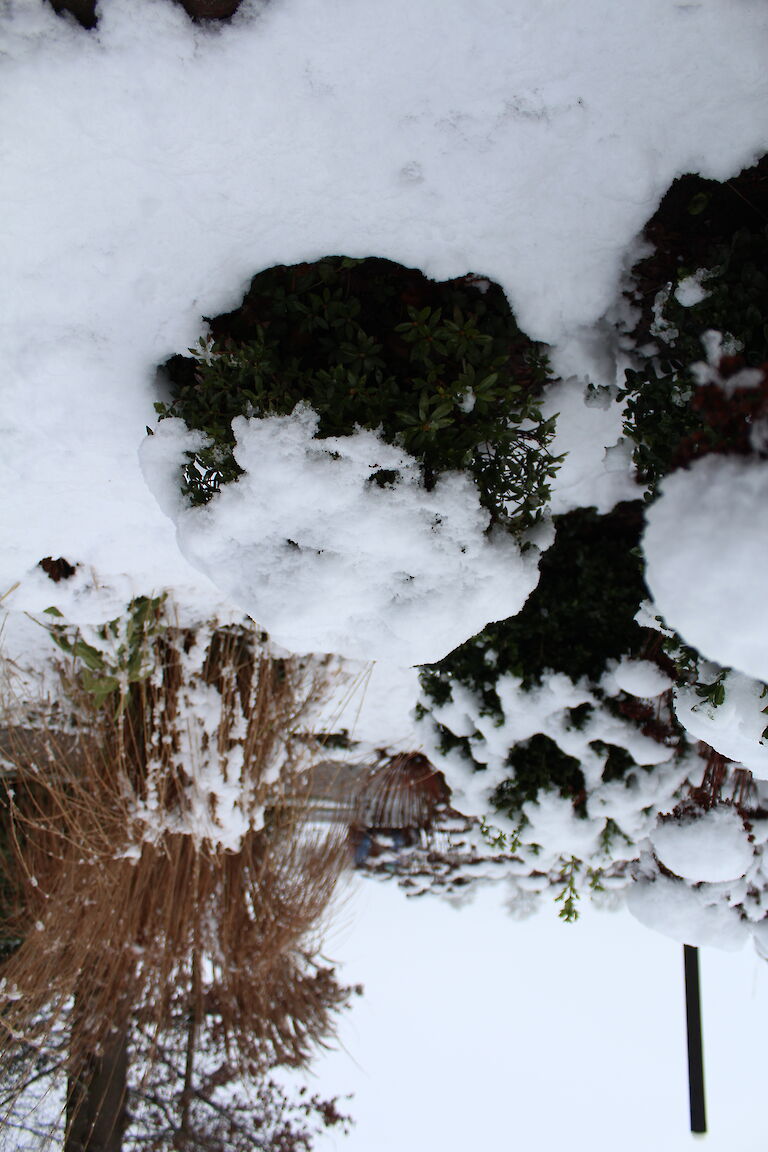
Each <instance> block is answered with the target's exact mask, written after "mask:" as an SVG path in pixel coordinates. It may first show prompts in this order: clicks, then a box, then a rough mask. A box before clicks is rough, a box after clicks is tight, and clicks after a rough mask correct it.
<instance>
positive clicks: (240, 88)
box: [0, 0, 768, 609]
mask: <svg viewBox="0 0 768 1152" xmlns="http://www.w3.org/2000/svg"><path fill="white" fill-rule="evenodd" d="M102 8H103V11H101V13H100V22H99V28H98V30H97V31H96V32H95V33H86V32H84V31H83V30H81V29H79V28H77V27H76V26H74V25H73V24H72V23H69V22H66V21H64V20H61V19H60V18H58V17H57V16H56V15H55V14H54V13H53V12H52V11H50V10H49V9H48V7H47V6H46V5H44V4H42V3H39V4H38V3H35V4H30V3H27V2H26V0H11V3H10V4H7V5H6V6H5V8H4V16H3V24H2V27H1V28H0V52H1V53H2V59H3V69H2V75H1V76H0V138H1V139H2V140H3V155H2V172H3V177H2V192H1V193H0V196H1V198H2V219H3V248H4V265H3V277H4V281H5V284H6V286H7V287H6V291H5V293H4V309H3V316H2V330H1V331H0V354H1V356H2V363H3V384H2V387H3V407H2V412H3V457H2V464H1V465H0V466H2V468H3V482H4V491H6V492H10V491H16V492H18V497H17V498H16V499H15V500H14V501H13V502H12V503H10V504H9V503H8V502H6V503H5V505H4V509H3V544H4V555H3V559H2V570H1V571H0V585H2V592H3V593H4V592H5V591H6V590H7V589H9V588H10V587H11V586H12V585H14V584H15V583H16V581H18V580H20V579H21V580H22V583H23V579H24V577H25V574H27V573H29V572H31V570H32V569H33V566H34V565H35V564H36V563H37V561H38V560H39V559H40V558H41V557H42V556H46V555H54V556H56V555H64V556H69V557H71V558H72V559H73V560H79V561H80V562H81V563H83V564H84V565H88V566H93V567H94V568H95V570H96V571H97V572H98V573H99V575H100V577H101V579H103V580H105V581H108V582H109V581H111V580H113V578H114V577H116V576H120V575H122V574H129V575H130V580H131V581H132V582H133V584H134V586H135V590H136V591H138V592H146V591H147V590H148V589H152V588H157V587H161V586H162V587H168V586H173V587H175V588H176V589H177V592H178V594H179V596H180V597H181V598H182V599H183V598H186V599H187V600H188V601H190V602H198V603H200V604H201V605H204V606H205V607H206V609H208V608H210V606H211V605H212V604H216V603H218V602H220V601H221V597H218V596H217V595H216V593H215V592H214V591H213V589H212V588H211V587H210V586H209V584H208V583H207V581H206V580H205V579H204V578H201V577H200V576H199V575H198V574H197V573H196V572H195V571H194V570H193V569H191V568H190V567H189V566H188V565H187V563H186V561H185V560H184V559H183V557H182V556H181V555H180V554H179V550H178V548H177V546H176V542H175V538H174V533H173V531H172V529H171V526H170V525H169V524H168V523H167V521H166V520H165V519H164V518H163V517H162V515H161V514H160V511H159V509H158V508H157V506H156V504H155V502H154V500H153V499H152V497H151V495H150V493H149V492H148V491H147V489H146V487H145V485H144V484H143V481H142V478H141V475H140V472H139V468H138V462H137V448H138V445H139V443H140V441H141V438H142V436H143V434H144V426H145V424H147V423H150V422H152V421H153V411H152V401H153V400H154V399H155V396H154V394H153V368H154V365H156V364H158V363H161V362H163V361H164V360H165V359H166V358H167V357H168V356H169V355H171V354H172V353H174V352H179V351H181V352H183V351H184V350H185V349H186V348H187V347H188V346H190V345H192V344H193V343H194V342H195V341H196V339H197V338H198V337H199V335H200V334H201V316H202V315H215V314H216V313H217V312H220V311H222V310H225V309H230V308H233V307H235V306H237V304H238V303H239V301H240V299H241V296H242V293H243V290H244V288H245V286H246V284H247V283H248V282H249V280H250V278H251V277H252V276H253V275H254V274H255V273H256V272H258V271H259V270H261V269H263V268H266V267H270V266H272V265H274V264H276V263H292V262H296V261H301V260H312V259H315V258H318V257H320V256H322V255H325V254H329V253H345V254H347V255H350V256H368V255H378V256H385V257H388V258H390V259H393V260H397V261H400V262H402V263H404V264H406V265H409V266H416V267H419V268H421V269H422V270H423V271H424V272H426V273H427V275H429V276H433V277H436V278H444V277H449V276H456V275H460V274H463V273H465V272H467V271H469V270H472V271H476V272H482V273H483V274H485V275H488V276H490V277H493V278H494V279H496V280H498V281H499V282H500V283H501V284H502V285H503V286H504V288H505V290H506V291H507V293H508V295H509V298H510V301H511V303H512V305H513V307H514V309H515V311H516V314H517V317H518V319H519V321H520V323H521V326H522V327H523V329H525V330H526V331H527V333H528V334H529V335H530V336H531V337H534V338H536V339H541V340H544V341H549V342H551V343H553V344H555V345H557V348H556V350H555V364H556V367H557V368H558V370H560V371H562V372H564V373H565V374H566V375H568V374H571V373H573V372H576V373H579V372H582V370H583V366H584V363H585V361H587V360H588V361H589V362H590V363H593V362H594V363H598V362H599V363H600V364H601V365H602V368H601V370H604V371H607V372H608V373H609V374H610V373H611V365H610V341H609V342H608V347H607V348H606V346H605V345H606V341H605V339H604V338H603V339H601V338H600V337H599V334H598V336H597V337H596V336H595V332H594V330H592V326H593V325H594V324H595V322H596V321H597V320H599V318H600V317H601V316H602V314H603V313H604V312H605V311H606V309H607V308H608V307H609V305H610V304H611V301H612V300H613V299H614V297H615V295H616V289H617V284H618V280H619V277H620V275H621V272H622V269H623V262H624V259H625V254H626V252H627V250H628V248H629V246H630V245H631V243H632V241H633V238H634V237H635V235H636V234H637V233H638V231H639V230H640V228H641V227H642V225H643V224H644V222H645V221H646V220H647V218H648V217H649V216H650V215H651V214H652V212H653V211H654V209H655V207H656V205H657V203H658V201H659V198H660V197H661V195H662V193H663V192H664V191H665V189H666V188H667V187H668V185H669V184H670V182H671V181H672V179H673V178H674V177H675V176H676V175H677V174H679V173H681V172H684V171H699V172H701V173H703V174H705V175H708V176H714V177H718V178H726V177H728V176H730V175H732V174H733V173H734V172H735V171H737V170H739V169H740V168H741V167H743V166H745V165H746V164H749V163H751V162H752V161H753V160H754V158H755V157H756V156H757V155H759V154H760V153H761V152H762V151H764V150H765V148H766V145H767V144H768V129H766V125H765V120H764V109H765V106H766V96H767V95H768V82H767V81H766V75H765V69H764V61H765V52H766V47H767V46H768V14H766V10H765V7H764V5H762V3H756V2H754V0H748V2H742V3H739V4H737V5H734V4H733V2H732V0H712V2H710V3H707V4H705V5H701V6H699V7H696V8H695V9H693V8H690V7H685V6H675V5H670V4H669V3H668V0H647V2H646V3H644V4H643V5H629V6H627V5H616V4H615V3H614V0H581V2H578V3H574V2H573V0H549V2H548V3H546V4H541V5H535V6H533V7H532V6H531V4H530V3H529V2H528V0H504V2H501V0H479V2H478V0H472V2H470V0H423V2H422V3H420V4H418V5H413V3H411V0H393V3H391V4H389V5H387V8H386V13H385V14H384V10H383V9H382V7H381V5H380V4H379V3H375V2H374V0H337V2H336V3H334V4H332V5H330V6H329V5H327V4H322V3H319V2H318V0H283V2H281V3H279V4H277V3H275V4H268V5H264V6H262V5H259V4H256V3H251V4H245V5H244V6H243V10H242V12H241V14H240V15H239V16H237V17H236V18H235V19H234V21H233V22H232V24H231V25H230V26H226V27H220V28H219V27H217V28H203V27H196V26H194V25H193V24H192V23H191V22H190V21H189V19H188V18H187V16H186V15H185V13H184V12H183V11H182V10H181V9H180V8H179V7H178V6H176V5H174V4H171V3H167V2H164V0H162V2H161V0H110V2H109V3H105V4H103V5H102ZM596 341H597V345H598V353H595V351H594V348H593V345H594V344H595V342H596ZM600 348H602V351H600ZM607 382H608V383H613V379H612V378H611V379H610V380H609V381H607ZM582 386H583V383H582V385H580V386H579V387H582ZM598 434H599V433H598V432H596V433H595V435H598ZM614 439H615V437H614ZM610 442H614V441H609V443H610ZM603 447H604V445H600V446H599V447H598V451H597V453H596V460H595V467H597V469H598V470H599V471H600V470H601V469H602V464H601V457H602V452H603ZM20 477H23V478H24V479H23V484H22V487H21V488H19V478H20ZM581 491H582V492H584V491H586V488H584V487H582V489H581ZM31 509H34V514H33V515H30V510H31ZM14 596H15V599H13V600H11V599H10V598H9V600H8V602H7V606H14V607H24V606H25V604H24V589H23V587H22V588H20V589H18V591H17V593H15V594H14Z"/></svg>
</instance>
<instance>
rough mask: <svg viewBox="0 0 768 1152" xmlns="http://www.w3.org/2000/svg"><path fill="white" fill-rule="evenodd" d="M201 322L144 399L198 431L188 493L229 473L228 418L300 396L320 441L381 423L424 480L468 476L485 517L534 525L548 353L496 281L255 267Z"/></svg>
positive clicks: (371, 269) (283, 407)
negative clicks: (238, 291) (226, 304)
mask: <svg viewBox="0 0 768 1152" xmlns="http://www.w3.org/2000/svg"><path fill="white" fill-rule="evenodd" d="M210 328H211V338H210V339H209V340H207V341H206V340H202V339H201V341H200V344H199V347H198V348H195V349H190V350H189V351H190V354H191V355H190V356H189V357H182V356H174V357H172V358H171V360H169V361H168V362H167V364H166V365H165V366H164V367H165V374H166V377H167V381H168V384H169V387H170V394H171V402H170V403H158V404H156V405H155V407H156V409H157V411H158V413H159V415H160V417H161V418H164V417H168V416H179V417H181V418H182V419H183V420H184V421H185V423H186V424H187V426H188V427H190V428H195V429H199V430H201V431H202V432H204V433H205V434H206V435H207V436H208V437H209V438H210V441H211V444H210V446H209V447H207V448H204V449H201V450H200V451H198V452H196V453H193V454H192V453H190V454H189V461H188V464H187V465H186V466H185V468H184V475H183V480H182V489H183V491H184V493H185V494H186V496H187V498H188V499H189V501H190V503H192V504H203V503H206V502H207V501H208V500H210V499H211V498H212V497H213V496H214V495H215V493H216V491H218V489H219V486H220V485H221V484H226V483H230V482H232V481H234V480H236V479H237V477H238V475H239V474H240V468H239V466H238V465H237V462H236V461H235V459H234V456H233V453H232V449H233V446H234V434H233V432H232V428H231V422H232V420H233V418H234V417H236V416H239V415H246V416H270V415H286V414H288V413H290V412H292V411H293V409H294V408H295V407H296V405H297V404H298V403H300V402H302V401H304V402H307V403H309V404H310V405H311V407H312V408H313V409H314V411H315V412H316V413H317V414H318V416H319V431H318V435H319V436H320V437H330V436H344V435H350V434H351V433H353V432H354V431H355V429H356V427H362V428H367V429H372V430H380V432H381V434H382V435H383V437H384V439H385V440H386V441H387V442H388V443H391V444H397V445H399V446H401V447H402V448H403V449H405V450H406V451H407V452H408V453H410V454H411V455H412V456H414V457H415V458H416V459H417V460H418V461H419V463H420V465H421V469H422V474H423V480H424V484H425V486H426V487H427V488H428V489H430V488H432V487H433V486H434V484H435V482H436V480H437V478H438V476H439V475H440V474H441V473H444V472H449V471H456V470H466V471H468V472H469V473H470V474H471V475H472V477H473V478H474V481H475V483H476V485H477V489H478V493H479V497H480V500H481V502H482V503H483V505H484V507H485V508H487V510H488V511H489V513H490V514H491V517H492V521H493V522H499V523H502V524H505V525H508V526H510V527H512V528H514V529H515V530H523V529H525V528H527V527H529V526H530V525H531V524H533V523H535V522H536V521H537V520H538V519H539V517H540V515H541V511H542V509H543V507H544V505H545V504H546V501H547V498H548V492H549V489H548V481H549V480H550V479H551V477H552V476H553V474H554V472H555V470H556V467H557V463H558V461H557V460H556V459H555V458H554V457H553V456H552V455H551V454H550V452H549V451H548V444H549V442H550V440H551V438H552V435H553V433H554V421H553V420H552V419H550V420H544V419H543V417H542V416H541V412H540V406H539V399H538V398H539V394H540V391H541V388H542V385H543V384H544V382H545V381H546V378H547V363H546V360H545V357H544V354H543V351H542V349H541V348H540V347H538V346H537V345H535V344H533V343H532V342H531V341H530V340H528V339H527V337H525V336H524V335H523V333H521V332H520V330H519V329H518V327H517V325H516V324H515V321H514V318H513V316H512V313H511V311H510V309H509V305H508V304H507V301H506V298H505V297H504V294H503V292H502V291H501V289H500V288H498V286H494V285H491V286H490V287H489V288H488V290H487V291H486V292H482V291H480V288H479V287H478V286H477V284H476V283H474V282H473V278H472V277H465V278H463V279H461V280H455V281H449V282H447V283H445V284H436V283H433V282H431V281H429V280H427V279H426V277H424V276H422V275H421V274H420V273H418V272H416V271H413V270H409V269H405V268H403V267H401V266H400V265H397V264H393V263H391V262H390V261H387V260H378V259H370V260H362V261H357V260H349V259H346V258H342V257H328V258H326V259H324V260H320V261H318V262H317V263H314V264H300V265H297V266H294V267H283V266H280V267H276V268H272V269H269V270H268V271H266V272H262V273H260V274H259V275H258V276H256V277H255V278H254V279H253V281H252V283H251V286H250V289H249V291H248V293H247V295H246V297H245V299H244V300H243V303H242V305H241V307H240V308H239V309H237V311H236V312H233V313H231V314H229V315H226V316H219V317H217V318H215V319H213V320H211V321H210ZM396 480H397V477H396V476H383V475H382V476H380V477H377V481H378V482H379V483H381V484H383V485H386V484H390V483H395V482H396Z"/></svg>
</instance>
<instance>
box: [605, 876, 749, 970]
mask: <svg viewBox="0 0 768 1152" xmlns="http://www.w3.org/2000/svg"><path fill="white" fill-rule="evenodd" d="M627 907H628V908H629V911H630V912H631V913H632V915H633V916H634V917H635V919H637V920H639V921H640V923H641V924H644V925H645V926H646V928H652V929H653V930H654V931H655V932H661V934H662V935H663V936H669V937H671V938H672V939H673V940H679V941H681V943H683V944H691V945H693V946H694V947H697V948H703V947H708V946H709V947H714V948H722V949H723V950H724V951H726V952H737V951H738V950H739V949H740V948H741V947H743V945H744V943H745V941H746V939H747V937H748V935H749V928H748V926H747V924H746V923H744V921H743V920H742V919H741V918H740V916H739V913H738V911H737V910H736V909H735V908H729V907H727V906H726V905H724V904H711V903H708V902H707V894H706V893H705V892H704V891H702V890H701V889H699V888H692V887H691V886H690V885H688V884H686V883H685V881H684V880H675V879H673V878H672V877H671V876H661V875H657V876H656V877H655V879H653V880H648V879H645V878H643V879H639V880H638V881H637V883H635V884H633V885H632V887H631V888H629V889H628V891H627Z"/></svg>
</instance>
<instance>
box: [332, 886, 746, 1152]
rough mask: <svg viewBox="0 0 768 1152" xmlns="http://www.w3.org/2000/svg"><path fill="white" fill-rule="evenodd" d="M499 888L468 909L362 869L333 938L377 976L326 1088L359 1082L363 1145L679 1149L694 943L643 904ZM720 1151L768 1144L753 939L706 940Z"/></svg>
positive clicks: (351, 965)
mask: <svg viewBox="0 0 768 1152" xmlns="http://www.w3.org/2000/svg"><path fill="white" fill-rule="evenodd" d="M501 896H502V893H501V890H500V889H499V890H493V889H486V890H484V891H481V892H480V893H479V894H478V897H477V899H476V900H475V902H474V903H472V904H470V905H469V906H466V907H464V908H462V909H460V910H459V911H457V910H455V909H453V908H451V907H450V906H448V905H447V904H445V903H444V902H443V901H441V900H438V899H431V898H425V899H419V900H406V899H405V897H404V895H403V893H402V892H401V891H399V890H398V889H397V888H395V887H394V886H389V885H388V884H386V883H385V884H378V883H375V882H373V881H364V882H360V883H356V884H355V885H354V886H353V890H352V891H351V893H350V897H349V899H348V900H347V902H346V904H345V905H344V906H343V907H342V909H341V911H340V913H339V915H338V917H337V920H336V924H335V926H334V928H333V929H332V930H331V932H330V933H329V938H328V944H327V951H328V953H329V955H331V956H332V957H333V958H334V959H342V960H343V961H344V962H345V964H344V976H345V978H346V979H348V980H350V981H358V980H360V981H363V982H364V983H365V986H366V993H365V996H364V998H363V999H362V1000H359V1001H358V1002H357V1003H356V1005H355V1007H354V1009H353V1012H352V1013H351V1015H350V1016H349V1017H348V1018H347V1019H346V1020H345V1022H344V1025H343V1028H342V1032H341V1037H340V1039H341V1041H342V1044H343V1046H344V1050H339V1051H338V1052H335V1053H333V1054H331V1055H330V1056H328V1057H326V1058H324V1059H323V1060H321V1061H318V1063H317V1065H316V1070H317V1073H318V1077H319V1083H320V1085H321V1086H322V1088H323V1089H324V1090H326V1091H328V1092H332V1093H343V1092H354V1093H355V1099H354V1101H353V1102H352V1104H351V1111H352V1113H353V1114H354V1116H355V1117H356V1120H357V1124H356V1127H355V1129H354V1130H353V1133H352V1135H351V1136H350V1137H349V1138H348V1140H346V1141H345V1140H343V1139H342V1138H341V1137H338V1136H333V1137H330V1138H329V1140H328V1143H327V1147H328V1148H329V1149H330V1148H339V1149H341V1148H346V1149H347V1152H385V1150H386V1152H392V1150H394V1149H398V1150H400V1152H424V1150H438V1149H439V1150H440V1152H460V1150H461V1152H464V1150H466V1149H468V1148H486V1147H488V1148H494V1149H507V1148H509V1149H512V1148H524V1149H526V1150H527V1152H535V1150H538V1149H560V1148H562V1149H565V1148H568V1149H571V1150H572V1149H582V1148H583V1149H590V1152H614V1150H616V1152H648V1149H650V1148H653V1149H654V1150H655V1152H679V1150H684V1149H686V1148H690V1147H692V1145H693V1144H694V1143H698V1140H697V1139H696V1138H693V1137H691V1136H690V1134H689V1131H688V1095H687V1093H688V1087H687V1065H686V1038H685V1008H684V992H683V989H684V986H683V960H682V952H683V949H682V945H680V944H677V943H675V942H674V941H672V940H667V939H666V938H665V937H662V936H660V935H657V934H655V933H653V932H650V931H649V930H648V929H646V928H643V927H642V926H641V925H639V924H638V923H637V922H636V921H634V920H633V919H632V918H631V917H630V916H629V914H628V913H626V912H624V911H621V912H617V913H598V912H596V911H594V910H593V909H591V908H590V907H589V906H586V907H585V908H584V910H583V914H582V917H581V919H580V920H579V922H578V923H577V924H575V925H567V924H564V923H562V922H561V921H559V920H558V918H557V914H556V910H555V908H554V907H552V906H551V905H549V904H547V905H545V907H544V910H543V912H542V913H541V914H539V915H537V916H536V917H534V918H533V919H529V920H524V921H516V920H514V919H512V918H511V917H510V916H509V915H508V914H507V913H506V912H505V910H504V909H503V907H502V904H501ZM701 968H702V993H703V1014H704V1029H705V1039H704V1043H705V1054H704V1058H705V1072H706V1078H707V1102H708V1112H709V1115H708V1120H709V1129H710V1131H709V1134H708V1136H707V1137H706V1138H705V1139H704V1140H703V1141H702V1146H703V1147H706V1148H707V1149H708V1150H709V1152H721V1150H722V1152H726V1150H727V1152H758V1150H760V1152H764V1149H765V1147H766V1131H765V1128H766V1124H765V1117H764V1092H765V1071H766V1061H765V1055H764V1053H765V1040H764V1035H765V1029H766V1023H767V1022H768V969H767V968H766V965H765V963H764V962H763V961H760V960H759V959H758V958H757V956H756V955H755V953H754V952H753V950H752V948H751V945H748V946H747V947H746V948H745V949H744V950H743V951H742V952H738V953H725V952H715V951H712V950H707V951H705V952H702V953H701Z"/></svg>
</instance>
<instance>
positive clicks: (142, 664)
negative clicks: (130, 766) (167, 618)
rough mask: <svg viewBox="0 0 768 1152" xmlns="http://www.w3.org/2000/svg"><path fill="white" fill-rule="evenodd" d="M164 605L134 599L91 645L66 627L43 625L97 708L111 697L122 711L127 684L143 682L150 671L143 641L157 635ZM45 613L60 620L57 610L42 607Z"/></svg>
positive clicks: (157, 600)
mask: <svg viewBox="0 0 768 1152" xmlns="http://www.w3.org/2000/svg"><path fill="white" fill-rule="evenodd" d="M164 602H165V596H158V597H154V598H150V597H148V596H138V597H137V598H136V599H135V600H132V601H131V603H130V604H129V605H128V610H127V612H126V614H125V615H124V616H119V617H117V618H116V619H114V620H109V621H108V622H107V623H106V624H103V625H101V626H100V627H99V628H96V629H95V636H94V640H95V643H93V644H91V643H89V642H88V641H87V640H85V639H84V637H83V635H82V634H81V632H80V629H79V628H76V627H73V626H72V625H70V624H65V623H54V624H47V625H46V627H47V630H48V632H49V633H50V635H51V638H52V639H53V641H54V643H55V644H56V645H57V646H58V647H59V648H60V649H61V651H62V652H65V653H66V654H67V656H70V657H72V659H73V660H74V661H75V664H76V666H77V670H78V679H79V682H80V685H81V687H82V688H83V689H84V690H85V691H86V692H88V693H89V694H90V695H91V696H93V699H94V703H95V704H96V706H97V707H99V708H100V707H101V706H102V705H103V704H104V703H105V702H106V701H107V700H108V699H109V698H110V697H112V696H115V697H116V709H117V711H118V713H120V712H122V710H123V708H124V707H125V702H126V693H127V689H128V687H129V685H131V684H136V683H138V682H139V681H141V680H144V679H145V678H146V677H147V676H148V675H149V674H150V672H151V671H152V667H153V664H152V662H151V659H150V655H149V652H148V649H147V641H148V639H149V638H150V636H152V635H154V634H155V633H156V632H157V629H158V627H159V624H160V616H161V613H162V608H163V604H164ZM46 614H47V615H48V616H51V617H52V618H53V619H54V620H63V616H62V613H61V612H60V611H59V610H58V608H46Z"/></svg>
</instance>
